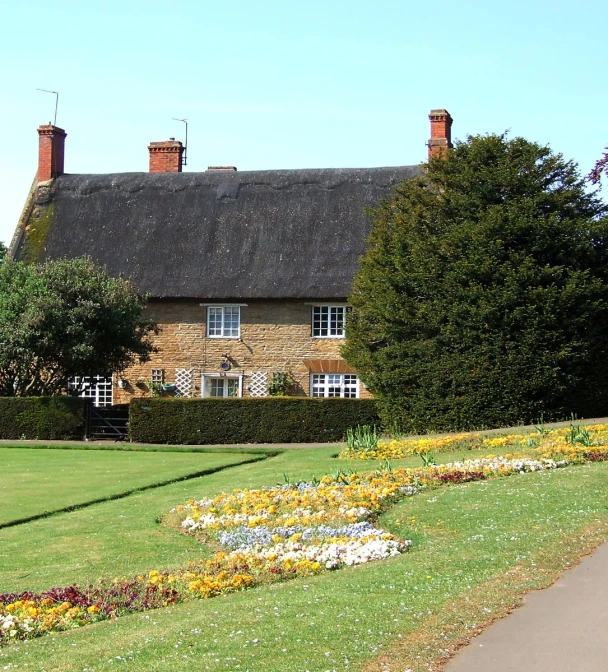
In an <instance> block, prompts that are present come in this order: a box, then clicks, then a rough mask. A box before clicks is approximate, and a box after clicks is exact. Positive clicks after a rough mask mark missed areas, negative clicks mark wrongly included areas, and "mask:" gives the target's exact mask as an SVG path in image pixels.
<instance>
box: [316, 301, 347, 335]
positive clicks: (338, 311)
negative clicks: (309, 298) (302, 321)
mask: <svg viewBox="0 0 608 672" xmlns="http://www.w3.org/2000/svg"><path fill="white" fill-rule="evenodd" d="M346 311H347V307H346V306H313V310H312V335H313V336H320V337H342V336H344V323H345V318H346Z"/></svg>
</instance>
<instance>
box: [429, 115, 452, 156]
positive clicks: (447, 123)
mask: <svg viewBox="0 0 608 672" xmlns="http://www.w3.org/2000/svg"><path fill="white" fill-rule="evenodd" d="M429 120H430V122H431V137H430V139H429V142H428V148H429V160H430V159H431V158H432V157H434V156H438V155H439V154H441V153H442V152H444V151H445V150H446V149H451V148H452V147H453V145H452V121H453V119H452V117H451V116H450V113H449V112H448V111H447V110H431V113H430V114H429Z"/></svg>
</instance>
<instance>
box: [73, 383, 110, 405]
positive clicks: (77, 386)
mask: <svg viewBox="0 0 608 672" xmlns="http://www.w3.org/2000/svg"><path fill="white" fill-rule="evenodd" d="M68 389H69V390H77V392H78V396H79V397H84V398H85V399H92V400H93V405H94V406H111V405H112V376H74V378H72V379H71V380H70V382H69V383H68Z"/></svg>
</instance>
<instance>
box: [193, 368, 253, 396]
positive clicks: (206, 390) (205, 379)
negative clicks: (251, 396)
mask: <svg viewBox="0 0 608 672" xmlns="http://www.w3.org/2000/svg"><path fill="white" fill-rule="evenodd" d="M218 379H219V380H226V379H230V380H238V393H237V395H236V397H212V396H211V385H210V381H211V380H218ZM242 396H243V374H241V373H233V374H230V373H225V374H224V373H203V374H202V376H201V397H205V398H206V399H231V398H233V399H237V398H240V397H242Z"/></svg>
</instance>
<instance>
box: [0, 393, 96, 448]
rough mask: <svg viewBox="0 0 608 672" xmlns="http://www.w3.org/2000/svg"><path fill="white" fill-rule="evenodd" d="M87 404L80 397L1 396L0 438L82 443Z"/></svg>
mask: <svg viewBox="0 0 608 672" xmlns="http://www.w3.org/2000/svg"><path fill="white" fill-rule="evenodd" d="M88 403H89V402H88V401H87V400H86V399H79V398H77V397H0V439H41V440H43V441H48V440H51V439H64V440H67V439H77V440H80V439H82V438H83V437H84V432H85V409H86V406H87V404H88Z"/></svg>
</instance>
